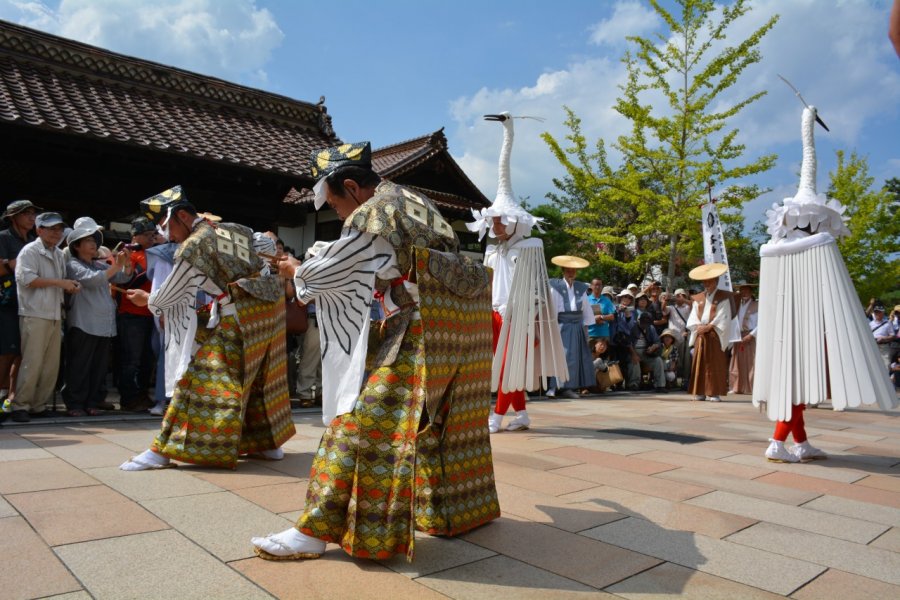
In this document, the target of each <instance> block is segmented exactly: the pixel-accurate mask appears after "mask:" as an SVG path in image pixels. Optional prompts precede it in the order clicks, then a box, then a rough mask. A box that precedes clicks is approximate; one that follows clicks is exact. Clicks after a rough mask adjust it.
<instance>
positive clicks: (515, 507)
mask: <svg viewBox="0 0 900 600" xmlns="http://www.w3.org/2000/svg"><path fill="white" fill-rule="evenodd" d="M497 494H498V495H499V497H500V506H501V508H502V511H503V514H504V515H516V516H519V517H522V518H524V519H527V520H529V521H533V522H535V523H544V524H545V525H551V526H553V527H556V528H557V529H562V530H563V531H568V532H571V533H577V532H579V531H584V530H585V529H590V528H592V527H597V526H598V525H603V524H604V523H611V522H612V521H616V520H618V519H621V518H623V517H624V515H622V514H620V513H618V512H616V511H615V510H613V509H611V508H607V507H605V506H600V505H598V504H596V503H590V502H577V501H574V500H568V499H565V498H560V497H557V496H551V495H549V494H542V493H540V492H533V491H531V490H526V489H524V488H520V487H516V486H514V485H511V484H508V483H502V482H499V483H497Z"/></svg>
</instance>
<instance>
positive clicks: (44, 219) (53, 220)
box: [34, 212, 66, 227]
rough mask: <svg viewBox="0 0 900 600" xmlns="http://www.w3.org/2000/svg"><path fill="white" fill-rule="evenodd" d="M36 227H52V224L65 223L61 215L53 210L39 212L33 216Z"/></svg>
mask: <svg viewBox="0 0 900 600" xmlns="http://www.w3.org/2000/svg"><path fill="white" fill-rule="evenodd" d="M34 224H35V226H36V227H53V226H54V225H65V224H66V223H65V221H63V218H62V216H61V215H60V214H59V213H55V212H45V213H41V214H39V215H38V216H36V217H35V218H34Z"/></svg>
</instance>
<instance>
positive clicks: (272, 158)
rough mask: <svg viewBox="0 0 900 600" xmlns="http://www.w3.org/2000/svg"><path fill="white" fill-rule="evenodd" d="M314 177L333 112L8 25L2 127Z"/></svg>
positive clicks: (1, 36)
mask: <svg viewBox="0 0 900 600" xmlns="http://www.w3.org/2000/svg"><path fill="white" fill-rule="evenodd" d="M4 123H6V124H7V125H15V126H22V127H37V128H41V129H43V130H49V131H55V132H59V133H61V134H67V135H72V136H83V137H86V138H93V139H96V140H107V141H109V142H112V143H118V144H125V145H130V146H137V147H146V148H149V149H152V150H156V151H160V152H165V153H172V154H178V155H183V156H190V157H194V158H200V159H206V160H212V161H217V162H221V163H226V164H231V165H238V166H245V167H248V168H251V169H256V170H262V171H269V172H276V173H281V174H285V175H288V176H295V177H301V178H303V179H307V178H308V160H309V155H310V152H311V151H313V150H315V149H318V148H321V147H324V146H329V145H333V144H335V143H336V142H337V141H338V140H337V138H336V137H335V135H334V131H333V130H332V128H331V119H330V117H329V116H328V115H327V113H326V111H325V107H324V100H322V101H320V104H319V105H316V104H310V103H306V102H299V101H296V100H292V99H290V98H286V97H284V96H278V95H275V94H270V93H267V92H263V91H260V90H255V89H252V88H247V87H243V86H239V85H236V84H233V83H229V82H226V81H223V80H220V79H215V78H212V77H205V76H202V75H198V74H195V73H190V72H187V71H182V70H179V69H175V68H172V67H167V66H164V65H160V64H156V63H152V62H149V61H145V60H140V59H136V58H131V57H128V56H124V55H121V54H115V53H113V52H109V51H106V50H102V49H99V48H95V47H93V46H88V45H86V44H81V43H78V42H73V41H71V40H66V39H64V38H60V37H56V36H52V35H49V34H45V33H42V32H38V31H35V30H32V29H28V28H25V27H20V26H18V25H13V24H11V23H6V22H3V21H0V126H2V125H3V124H4Z"/></svg>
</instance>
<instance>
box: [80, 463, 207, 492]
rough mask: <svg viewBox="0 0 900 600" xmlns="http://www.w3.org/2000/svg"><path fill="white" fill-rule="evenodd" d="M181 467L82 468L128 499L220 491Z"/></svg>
mask: <svg viewBox="0 0 900 600" xmlns="http://www.w3.org/2000/svg"><path fill="white" fill-rule="evenodd" d="M184 471H185V469H159V470H155V471H122V470H120V469H119V467H99V468H96V469H86V470H85V472H87V473H90V474H91V475H93V476H94V477H96V478H97V480H99V481H102V482H103V483H105V484H106V485H108V486H109V487H111V488H113V489H114V490H116V491H118V492H120V493H122V494H123V495H125V496H128V497H129V498H131V499H132V500H153V499H156V498H173V497H178V496H190V495H193V494H209V493H211V492H221V491H222V488H220V487H218V486H215V485H213V484H211V483H209V482H207V481H203V480H202V479H199V478H197V477H193V476H191V475H190V474H188V473H186V472H184Z"/></svg>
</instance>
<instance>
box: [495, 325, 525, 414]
mask: <svg viewBox="0 0 900 600" xmlns="http://www.w3.org/2000/svg"><path fill="white" fill-rule="evenodd" d="M491 325H493V329H494V354H496V353H497V340H498V339H499V338H500V328H501V327H502V326H503V317H501V316H500V313H498V312H497V311H496V310H495V311H494V318H493V319H492V320H491ZM503 363H504V364H506V348H504V349H503ZM500 381H503V368H502V367H501V368H500ZM510 404H512V407H513V410H515V411H516V412H518V411H520V410H525V390H519V391H518V392H504V391H503V390H502V389H498V390H497V406H496V407H495V408H494V412H495V413H497V414H498V415H505V414H506V411H508V410H509V405H510Z"/></svg>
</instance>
